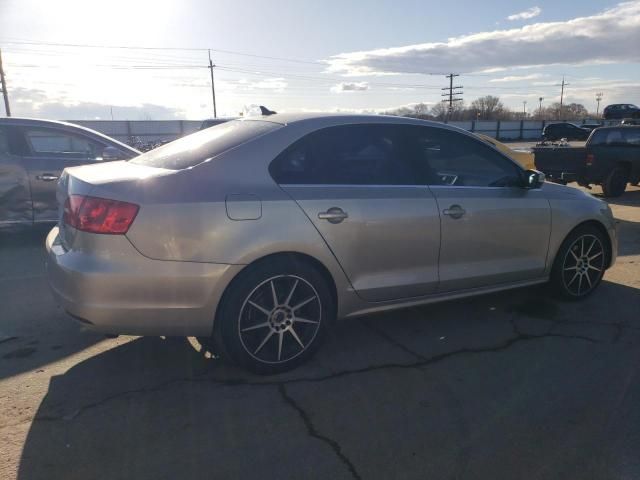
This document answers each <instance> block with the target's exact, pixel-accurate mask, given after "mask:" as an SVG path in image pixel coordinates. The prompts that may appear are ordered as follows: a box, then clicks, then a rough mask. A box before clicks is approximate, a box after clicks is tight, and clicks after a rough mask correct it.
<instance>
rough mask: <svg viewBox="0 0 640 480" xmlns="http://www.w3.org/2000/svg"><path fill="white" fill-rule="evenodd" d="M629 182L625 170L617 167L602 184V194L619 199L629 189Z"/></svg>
mask: <svg viewBox="0 0 640 480" xmlns="http://www.w3.org/2000/svg"><path fill="white" fill-rule="evenodd" d="M628 181H629V174H628V173H627V171H626V170H625V169H624V168H621V167H616V168H614V169H613V170H611V172H609V175H607V178H605V180H604V182H603V183H602V192H603V193H604V196H605V197H619V196H620V195H622V194H623V193H624V191H625V189H626V188H627V182H628Z"/></svg>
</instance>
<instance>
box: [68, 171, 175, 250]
mask: <svg viewBox="0 0 640 480" xmlns="http://www.w3.org/2000/svg"><path fill="white" fill-rule="evenodd" d="M171 173H175V171H172V170H165V169H162V168H154V167H147V166H144V165H136V164H133V163H130V162H127V161H121V162H106V163H101V164H94V165H83V166H80V167H72V168H67V169H65V170H64V171H63V172H62V175H61V177H60V180H59V181H58V188H57V191H56V200H57V202H58V227H59V229H60V241H61V243H62V246H63V247H64V248H65V249H66V250H70V249H71V248H72V247H73V242H74V240H75V237H76V235H77V233H78V231H77V230H76V229H75V228H73V227H71V226H70V225H67V224H65V222H64V220H63V215H64V206H65V202H66V201H67V199H68V198H69V196H70V195H93V196H96V197H103V198H111V199H112V200H120V199H119V198H112V196H109V195H104V193H103V194H101V191H102V190H104V188H103V187H105V186H108V185H113V184H122V183H129V182H138V181H140V180H144V179H148V178H152V177H158V176H163V175H168V174H171Z"/></svg>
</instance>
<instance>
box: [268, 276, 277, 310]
mask: <svg viewBox="0 0 640 480" xmlns="http://www.w3.org/2000/svg"><path fill="white" fill-rule="evenodd" d="M269 283H270V284H271V294H272V295H273V308H276V307H277V306H278V295H276V286H275V285H274V284H273V280H271V281H270V282H269Z"/></svg>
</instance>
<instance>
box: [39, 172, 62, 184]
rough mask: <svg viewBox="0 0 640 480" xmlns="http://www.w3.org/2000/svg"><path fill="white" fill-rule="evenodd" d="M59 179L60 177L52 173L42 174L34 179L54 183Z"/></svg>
mask: <svg viewBox="0 0 640 480" xmlns="http://www.w3.org/2000/svg"><path fill="white" fill-rule="evenodd" d="M59 178H60V177H59V176H58V175H53V174H52V173H43V174H42V175H37V176H36V179H37V180H40V181H42V182H54V181H56V180H58V179H59Z"/></svg>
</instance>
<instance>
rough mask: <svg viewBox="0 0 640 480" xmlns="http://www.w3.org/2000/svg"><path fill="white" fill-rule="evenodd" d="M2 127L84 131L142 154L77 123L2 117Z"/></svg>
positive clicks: (0, 121)
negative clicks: (56, 128)
mask: <svg viewBox="0 0 640 480" xmlns="http://www.w3.org/2000/svg"><path fill="white" fill-rule="evenodd" d="M0 125H14V126H22V127H63V128H65V129H69V130H76V131H77V130H82V131H84V132H86V133H88V134H89V135H92V136H94V137H100V138H102V139H104V140H106V141H108V142H110V143H115V144H117V145H119V146H121V147H123V148H126V149H127V150H129V151H131V152H135V153H136V154H138V155H139V154H140V152H139V151H138V150H136V149H135V148H132V147H130V146H129V145H127V144H126V143H122V142H119V141H118V140H116V139H115V138H111V137H109V136H108V135H104V134H103V133H100V132H97V131H95V130H92V129H91V128H87V127H83V126H82V125H78V124H75V123H69V122H62V121H59V120H44V119H41V118H27V117H2V118H0Z"/></svg>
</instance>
